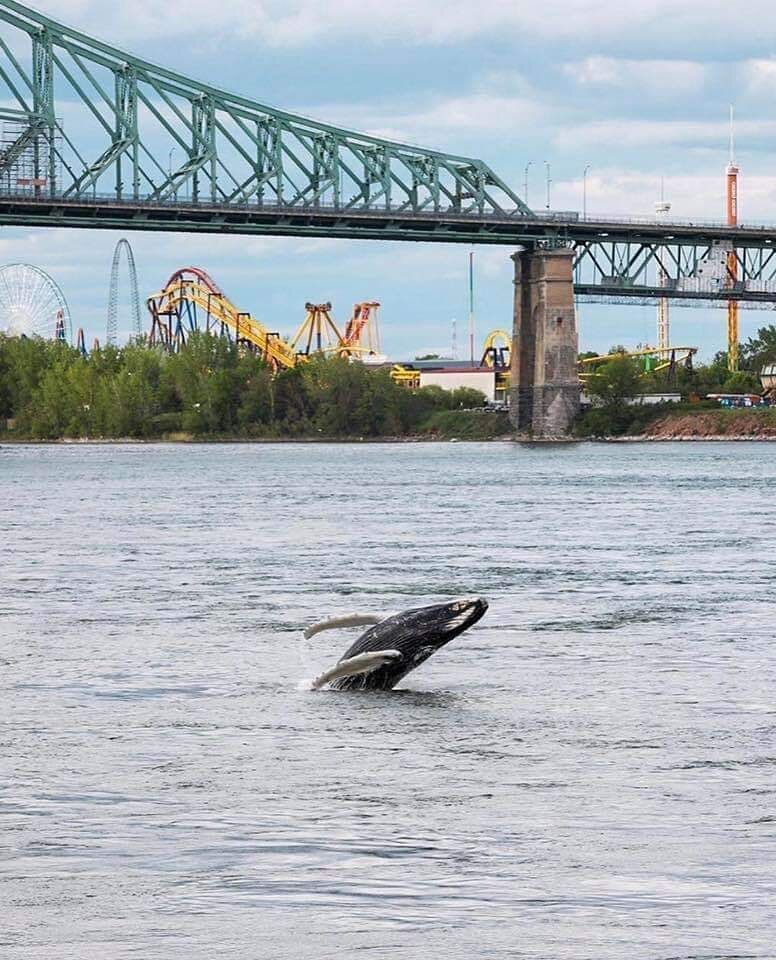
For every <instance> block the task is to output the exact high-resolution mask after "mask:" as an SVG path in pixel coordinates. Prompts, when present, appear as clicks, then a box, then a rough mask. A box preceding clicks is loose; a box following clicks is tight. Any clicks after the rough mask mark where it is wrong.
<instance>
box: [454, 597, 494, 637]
mask: <svg viewBox="0 0 776 960" xmlns="http://www.w3.org/2000/svg"><path fill="white" fill-rule="evenodd" d="M487 609H488V602H487V600H483V599H482V597H473V598H471V599H468V600H456V601H455V602H454V603H451V604H450V605H449V610H450V615H449V618H448V620H447V623H446V624H445V627H444V629H445V633H453V634H458V633H462V632H463V631H464V630H467V629H468V628H469V627H470V626H472V624H474V623H476V622H477V621H478V620H479V619H480V618H481V617H482V616H484V614H485V611H486V610H487Z"/></svg>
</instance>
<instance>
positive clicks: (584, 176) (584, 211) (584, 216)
mask: <svg viewBox="0 0 776 960" xmlns="http://www.w3.org/2000/svg"><path fill="white" fill-rule="evenodd" d="M592 166H593V164H592V163H588V164H586V165H585V169H584V170H583V171H582V219H583V220H587V175H588V172H589V171H590V169H591V167H592Z"/></svg>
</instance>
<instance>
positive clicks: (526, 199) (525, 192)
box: [523, 160, 533, 206]
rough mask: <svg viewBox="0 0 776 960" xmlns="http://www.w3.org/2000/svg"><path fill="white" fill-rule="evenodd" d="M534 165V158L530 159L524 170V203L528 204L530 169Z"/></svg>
mask: <svg viewBox="0 0 776 960" xmlns="http://www.w3.org/2000/svg"><path fill="white" fill-rule="evenodd" d="M532 166H533V160H529V161H528V163H527V164H526V165H525V170H524V171H523V203H524V204H525V205H526V206H528V171H529V169H530V168H531V167H532Z"/></svg>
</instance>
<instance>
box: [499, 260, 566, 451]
mask: <svg viewBox="0 0 776 960" xmlns="http://www.w3.org/2000/svg"><path fill="white" fill-rule="evenodd" d="M512 259H513V260H514V262H515V308H514V322H513V329H512V384H511V390H510V394H511V396H510V416H511V418H512V422H513V423H514V425H515V427H516V428H517V432H518V433H520V434H528V435H531V436H534V437H563V436H566V435H567V434H568V433H569V430H570V427H571V423H572V421H573V419H574V417H575V416H576V415H577V413H578V411H579V392H580V388H579V376H578V374H577V356H578V353H579V340H578V336H577V322H576V311H575V309H574V281H573V275H572V264H573V259H574V254H573V251H571V250H568V249H555V250H544V249H535V250H528V249H524V250H520V251H518V252H517V253H515V254H514V255H513V256H512Z"/></svg>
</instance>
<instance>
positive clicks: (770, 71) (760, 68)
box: [743, 57, 776, 95]
mask: <svg viewBox="0 0 776 960" xmlns="http://www.w3.org/2000/svg"><path fill="white" fill-rule="evenodd" d="M743 75H744V81H745V84H746V90H747V92H749V93H751V94H754V95H758V94H762V93H769V94H773V93H774V92H775V91H776V57H771V58H770V59H767V60H747V61H745V62H744V64H743Z"/></svg>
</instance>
